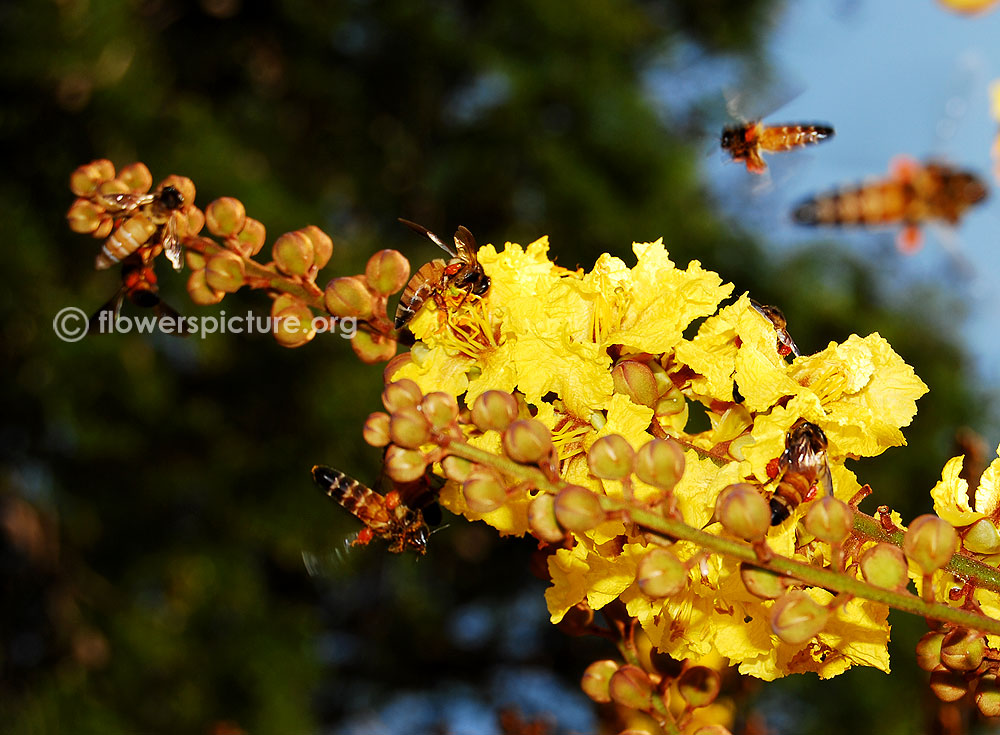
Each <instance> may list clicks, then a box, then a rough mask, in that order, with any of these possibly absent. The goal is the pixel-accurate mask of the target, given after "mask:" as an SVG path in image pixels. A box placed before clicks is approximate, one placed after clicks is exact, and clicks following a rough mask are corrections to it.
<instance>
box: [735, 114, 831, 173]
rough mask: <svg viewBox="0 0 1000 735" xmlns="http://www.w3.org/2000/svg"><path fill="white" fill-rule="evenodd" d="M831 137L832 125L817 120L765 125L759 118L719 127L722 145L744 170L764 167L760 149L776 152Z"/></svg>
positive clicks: (819, 141) (765, 165)
mask: <svg viewBox="0 0 1000 735" xmlns="http://www.w3.org/2000/svg"><path fill="white" fill-rule="evenodd" d="M832 137H833V128H832V127H830V126H829V125H823V124H820V123H795V124H787V125H764V123H762V122H761V121H760V120H757V121H754V122H747V123H742V124H740V125H729V126H726V127H725V128H723V129H722V139H721V146H722V150H724V151H725V152H726V153H727V154H728V155H729V157H730V158H732V159H733V161H735V162H737V163H744V164H746V167H747V171H749V172H750V173H753V174H762V173H764V172H765V171H767V164H766V163H765V162H764V157H763V155H761V154H762V153H763V152H765V151H767V152H768V153H778V152H781V151H790V150H792V149H793V148H801V147H803V146H807V145H816V144H817V143H822V142H823V141H824V140H827V139H829V138H832Z"/></svg>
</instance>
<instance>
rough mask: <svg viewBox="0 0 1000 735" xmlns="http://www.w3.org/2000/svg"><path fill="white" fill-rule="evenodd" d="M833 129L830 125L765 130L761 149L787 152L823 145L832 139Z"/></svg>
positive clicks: (776, 127) (792, 126)
mask: <svg viewBox="0 0 1000 735" xmlns="http://www.w3.org/2000/svg"><path fill="white" fill-rule="evenodd" d="M833 134H834V131H833V128H832V127H830V126H829V125H818V124H816V125H813V124H810V125H776V126H771V127H767V128H765V129H764V133H763V134H762V135H761V138H760V144H761V147H762V148H764V149H765V150H769V151H787V150H791V149H792V148H800V147H802V146H806V145H816V144H817V143H822V142H823V141H824V140H826V139H827V138H832V137H833Z"/></svg>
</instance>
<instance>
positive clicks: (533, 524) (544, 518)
mask: <svg viewBox="0 0 1000 735" xmlns="http://www.w3.org/2000/svg"><path fill="white" fill-rule="evenodd" d="M555 501H556V499H555V496H553V495H549V494H548V493H540V494H539V495H538V496H537V497H536V498H535V499H534V500H532V501H531V503H530V504H529V505H528V527H529V528H530V529H531V533H532V534H534V535H535V537H536V538H538V539H539V540H541V541H546V542H548V543H550V544H555V543H558V542H560V541H562V540H563V538H565V536H566V533H565V531H563V529H562V527H560V525H559V521H558V520H557V519H556V510H555Z"/></svg>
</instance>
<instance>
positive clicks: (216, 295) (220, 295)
mask: <svg viewBox="0 0 1000 735" xmlns="http://www.w3.org/2000/svg"><path fill="white" fill-rule="evenodd" d="M187 292H188V295H189V296H190V297H191V300H192V301H193V302H194V303H196V304H198V306H209V305H211V304H217V303H219V302H220V301H222V299H224V298H225V296H226V292H225V291H219V290H217V289H214V288H212V287H211V286H209V285H208V281H207V280H206V278H205V270H204V269H201V270H195V271H191V275H190V277H188V282H187Z"/></svg>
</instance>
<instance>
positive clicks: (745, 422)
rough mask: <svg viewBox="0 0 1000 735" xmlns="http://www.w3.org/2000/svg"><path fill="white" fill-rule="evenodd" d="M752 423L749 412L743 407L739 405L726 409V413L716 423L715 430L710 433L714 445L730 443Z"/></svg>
mask: <svg viewBox="0 0 1000 735" xmlns="http://www.w3.org/2000/svg"><path fill="white" fill-rule="evenodd" d="M752 423H753V420H752V419H751V418H750V412H749V411H747V409H746V407H745V406H743V405H740V404H736V405H734V406H731V407H729V408H727V409H726V412H725V413H723V414H722V416H721V417H720V418H719V420H718V422H717V423H716V425H715V430H714V431H713V432H712V441H713V442H715V443H716V444H722V442H727V441H731V440H733V439H735V438H736V437H738V436H739V435H740V434H742V433H743V432H744V431H745V430H746V429H747V428H749V427H750V425H751V424H752Z"/></svg>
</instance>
